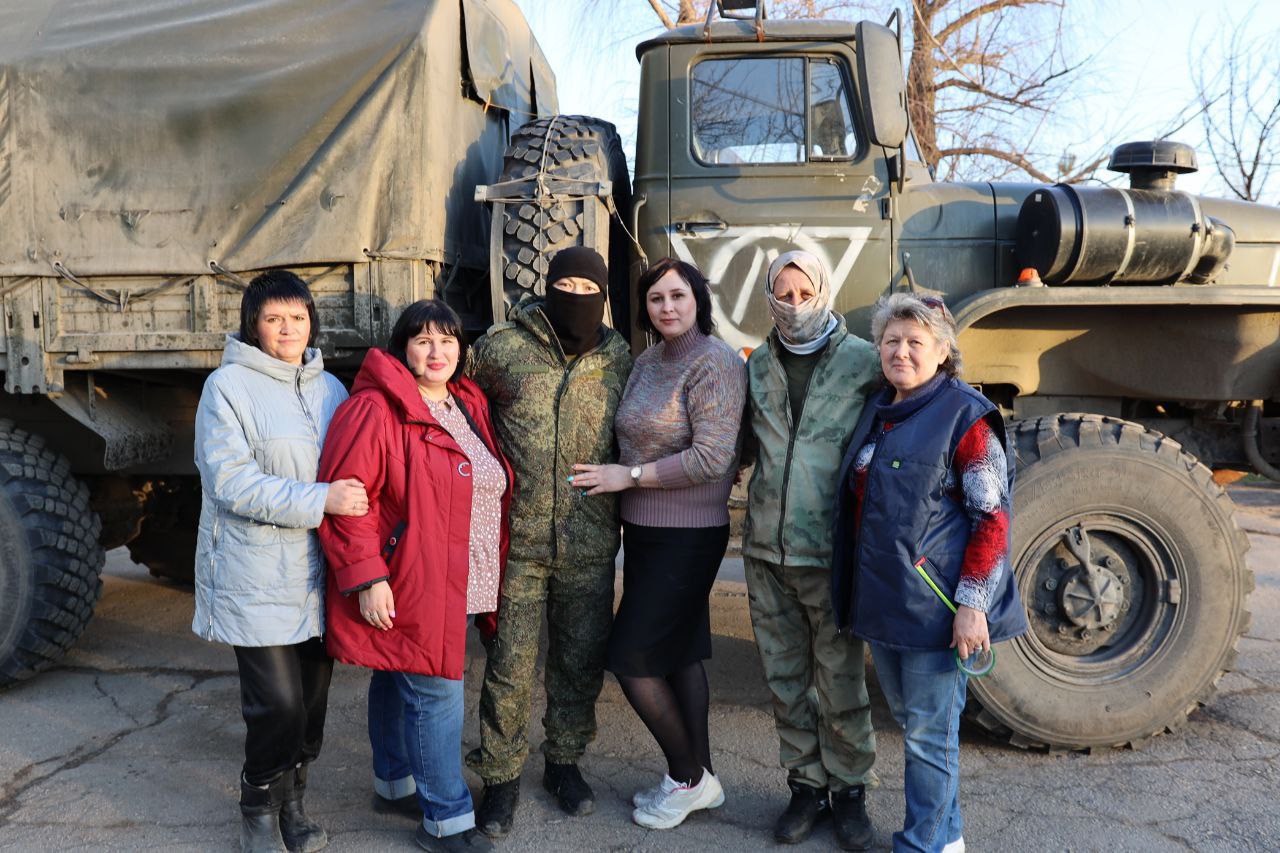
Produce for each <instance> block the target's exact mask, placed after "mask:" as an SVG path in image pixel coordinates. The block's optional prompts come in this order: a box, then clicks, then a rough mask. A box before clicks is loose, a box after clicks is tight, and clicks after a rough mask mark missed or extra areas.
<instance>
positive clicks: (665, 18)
mask: <svg viewBox="0 0 1280 853" xmlns="http://www.w3.org/2000/svg"><path fill="white" fill-rule="evenodd" d="M649 5H650V6H652V7H653V13H654V14H655V15H657V16H658V20H659V21H662V26H664V27H666V28H667V29H669V30H670V29H674V28H675V25H676V24H675V21H673V20H671V16H670V15H668V14H667V10H666V9H663V8H662V4H661V3H659V2H658V0H649Z"/></svg>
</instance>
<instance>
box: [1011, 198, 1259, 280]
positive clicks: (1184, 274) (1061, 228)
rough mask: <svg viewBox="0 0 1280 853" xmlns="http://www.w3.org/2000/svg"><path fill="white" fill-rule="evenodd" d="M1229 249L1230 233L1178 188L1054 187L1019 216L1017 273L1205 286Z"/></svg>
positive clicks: (1027, 203) (1026, 203)
mask: <svg viewBox="0 0 1280 853" xmlns="http://www.w3.org/2000/svg"><path fill="white" fill-rule="evenodd" d="M1232 245H1234V239H1233V237H1232V235H1231V229H1230V228H1228V227H1227V226H1226V225H1225V224H1224V223H1222V222H1219V221H1218V220H1214V219H1212V218H1210V217H1206V216H1205V215H1204V214H1203V213H1202V212H1201V210H1200V204H1199V202H1198V201H1197V199H1196V197H1195V196H1193V195H1191V194H1189V193H1184V192H1180V191H1178V190H1135V189H1113V188H1110V187H1077V186H1072V185H1068V184H1055V185H1054V186H1050V187H1044V188H1043V189H1039V190H1036V191H1035V192H1033V193H1031V195H1029V196H1027V198H1026V200H1025V201H1023V203H1022V208H1021V210H1020V211H1019V212H1018V227H1017V245H1016V253H1017V259H1018V267H1019V268H1020V269H1025V268H1027V267H1034V268H1035V269H1036V271H1037V272H1039V273H1040V278H1041V280H1042V281H1043V282H1044V283H1045V284H1111V283H1116V284H1172V283H1174V282H1177V281H1197V282H1203V281H1207V280H1209V278H1211V277H1212V276H1213V274H1214V273H1216V272H1217V271H1218V269H1220V268H1221V266H1222V264H1223V263H1224V262H1225V261H1226V257H1227V255H1228V254H1229V253H1230V251H1231V247H1232Z"/></svg>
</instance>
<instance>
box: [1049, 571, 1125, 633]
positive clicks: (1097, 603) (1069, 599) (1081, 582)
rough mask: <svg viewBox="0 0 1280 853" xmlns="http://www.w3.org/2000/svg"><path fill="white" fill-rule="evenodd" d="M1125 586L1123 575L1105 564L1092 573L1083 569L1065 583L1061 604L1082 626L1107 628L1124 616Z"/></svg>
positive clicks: (1059, 598)
mask: <svg viewBox="0 0 1280 853" xmlns="http://www.w3.org/2000/svg"><path fill="white" fill-rule="evenodd" d="M1123 603H1124V590H1122V589H1121V588H1120V578H1118V577H1117V576H1116V575H1115V574H1114V573H1112V572H1109V571H1107V570H1106V569H1103V568H1097V567H1095V570H1094V571H1093V572H1092V577H1090V573H1088V572H1086V571H1084V570H1083V569H1082V570H1080V571H1077V572H1076V573H1075V575H1074V576H1073V577H1072V578H1071V579H1070V580H1068V581H1067V582H1066V583H1065V584H1063V585H1062V586H1061V592H1059V593H1058V607H1059V608H1060V609H1061V610H1062V615H1063V616H1065V617H1066V618H1067V620H1068V621H1069V622H1071V624H1073V625H1075V626H1076V627H1078V628H1092V629H1103V628H1105V627H1107V626H1109V625H1111V624H1112V623H1114V622H1115V621H1116V619H1118V618H1120V613H1121V612H1122V611H1121V605H1122V604H1123Z"/></svg>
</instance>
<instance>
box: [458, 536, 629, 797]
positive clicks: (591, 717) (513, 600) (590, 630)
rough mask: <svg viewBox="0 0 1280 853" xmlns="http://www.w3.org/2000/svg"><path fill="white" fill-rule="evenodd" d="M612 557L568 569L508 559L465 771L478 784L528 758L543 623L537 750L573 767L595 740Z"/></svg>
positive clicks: (514, 774)
mask: <svg viewBox="0 0 1280 853" xmlns="http://www.w3.org/2000/svg"><path fill="white" fill-rule="evenodd" d="M613 574H614V567H613V560H609V561H608V562H595V563H586V564H576V565H571V566H570V565H556V566H554V567H553V566H551V565H548V564H546V563H539V562H531V561H518V560H511V561H509V562H508V563H507V572H506V576H505V577H504V579H503V582H502V601H501V604H500V606H499V610H498V632H497V634H495V635H494V637H493V638H492V639H491V640H490V641H489V642H488V643H486V644H485V652H486V653H487V661H486V663H485V670H484V686H483V687H482V688H481V691H480V748H479V749H475V750H472V752H471V753H470V754H469V755H468V756H467V766H469V767H470V768H471V769H473V770H475V771H476V773H478V774H479V775H480V778H482V779H483V780H484V781H485V783H486V784H490V785H493V784H498V783H501V782H507V781H510V780H512V779H515V778H518V777H519V776H520V773H521V770H522V769H523V768H524V762H525V759H526V758H527V757H528V755H529V713H530V704H531V699H532V695H533V680H534V675H535V673H536V669H537V659H538V635H539V633H540V632H541V629H542V617H543V612H544V611H545V612H546V618H547V660H546V670H545V674H544V681H545V684H546V689H547V712H546V714H545V715H544V716H543V718H542V727H543V731H544V733H545V740H544V741H543V743H542V752H543V754H544V755H546V757H547V760H548V761H552V762H554V763H557V764H570V763H575V762H577V760H578V759H579V758H581V757H582V754H583V753H584V752H585V751H586V749H587V744H589V743H590V742H591V741H592V740H594V739H595V736H596V699H597V697H599V695H600V688H601V687H602V686H603V684H604V665H605V656H606V651H607V650H608V645H609V629H610V627H611V625H612V623H613Z"/></svg>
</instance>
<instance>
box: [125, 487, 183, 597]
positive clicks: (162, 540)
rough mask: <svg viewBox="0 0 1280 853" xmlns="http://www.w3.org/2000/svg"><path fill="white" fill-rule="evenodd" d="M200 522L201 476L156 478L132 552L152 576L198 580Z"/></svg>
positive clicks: (130, 545) (131, 542) (131, 544)
mask: <svg viewBox="0 0 1280 853" xmlns="http://www.w3.org/2000/svg"><path fill="white" fill-rule="evenodd" d="M199 524H200V478H199V477H174V478H172V479H167V480H156V481H154V482H152V484H151V494H150V496H149V497H148V499H147V512H146V515H145V516H144V517H143V519H142V525H141V526H140V528H139V530H138V535H137V536H135V537H134V538H133V539H131V540H130V541H129V556H130V557H131V558H132V559H133V561H134V562H135V563H141V564H142V565H144V566H146V567H147V569H148V570H150V572H151V575H152V577H157V578H168V579H169V580H173V581H178V582H179V583H188V584H189V583H194V582H195V565H196V532H197V530H198V528H199Z"/></svg>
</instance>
